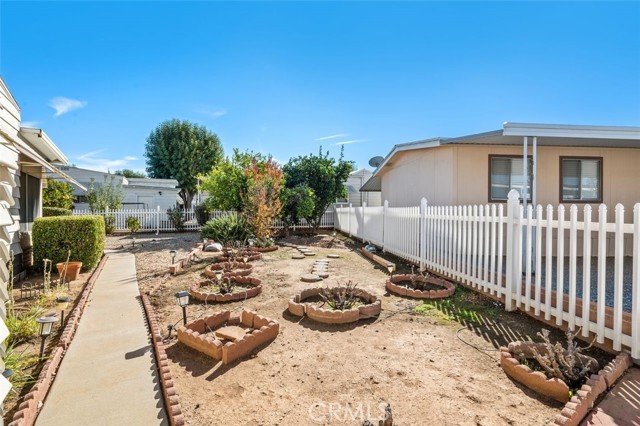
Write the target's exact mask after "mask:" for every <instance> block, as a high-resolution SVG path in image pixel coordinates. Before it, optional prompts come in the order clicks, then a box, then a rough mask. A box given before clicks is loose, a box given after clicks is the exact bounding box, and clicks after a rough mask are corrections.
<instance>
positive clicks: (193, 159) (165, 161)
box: [144, 119, 223, 210]
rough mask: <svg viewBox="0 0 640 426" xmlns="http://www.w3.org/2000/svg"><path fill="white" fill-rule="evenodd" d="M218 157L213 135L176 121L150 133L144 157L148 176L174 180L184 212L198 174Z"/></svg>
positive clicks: (196, 185) (189, 203)
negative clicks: (178, 188)
mask: <svg viewBox="0 0 640 426" xmlns="http://www.w3.org/2000/svg"><path fill="white" fill-rule="evenodd" d="M222 155H223V153H222V145H221V144H220V140H219V139H218V136H217V135H216V134H215V133H212V132H210V131H209V130H207V129H206V128H205V127H204V126H199V125H197V124H194V123H191V122H189V121H186V120H185V121H181V120H176V119H173V120H168V121H164V122H162V123H160V124H159V125H158V127H156V128H155V129H154V130H153V131H152V132H151V134H150V135H149V137H148V138H147V143H146V145H145V154H144V156H145V157H146V159H147V172H148V173H149V176H150V177H152V178H159V179H176V180H177V181H178V183H179V185H180V192H179V193H178V195H180V198H182V200H183V201H184V208H185V209H187V210H188V209H190V208H191V201H192V200H193V196H194V195H195V194H196V193H197V191H198V175H200V174H202V173H207V172H208V171H210V170H211V168H212V167H213V166H215V165H216V164H217V163H218V162H219V161H220V159H221V158H222Z"/></svg>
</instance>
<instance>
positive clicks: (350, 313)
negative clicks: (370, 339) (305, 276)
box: [287, 287, 382, 324]
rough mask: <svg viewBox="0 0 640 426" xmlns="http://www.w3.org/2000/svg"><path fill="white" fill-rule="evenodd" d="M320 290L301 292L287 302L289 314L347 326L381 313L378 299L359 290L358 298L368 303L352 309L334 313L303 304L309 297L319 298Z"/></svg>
mask: <svg viewBox="0 0 640 426" xmlns="http://www.w3.org/2000/svg"><path fill="white" fill-rule="evenodd" d="M333 288H337V287H330V288H329V289H333ZM321 290H322V288H321V287H314V288H308V289H305V290H302V291H301V292H300V293H298V294H296V295H295V296H294V297H292V298H291V299H290V300H289V306H288V308H287V309H288V311H289V313H291V314H293V315H295V316H299V317H302V316H305V315H306V316H308V317H309V318H311V319H312V320H314V321H317V322H321V323H324V324H348V323H352V322H356V321H359V320H361V319H368V318H372V317H377V316H378V315H380V312H381V311H382V303H381V301H380V298H378V297H377V296H375V295H373V294H371V293H369V292H366V291H364V290H361V289H358V290H356V291H357V292H358V296H359V297H361V298H363V299H364V300H366V301H367V302H368V303H366V304H364V305H361V306H358V307H357V308H353V309H348V310H344V311H336V310H333V309H325V308H323V307H318V306H316V305H315V304H312V303H308V302H305V300H306V299H308V298H310V297H314V296H319V295H320V291H321Z"/></svg>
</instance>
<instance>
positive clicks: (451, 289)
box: [386, 274, 456, 299]
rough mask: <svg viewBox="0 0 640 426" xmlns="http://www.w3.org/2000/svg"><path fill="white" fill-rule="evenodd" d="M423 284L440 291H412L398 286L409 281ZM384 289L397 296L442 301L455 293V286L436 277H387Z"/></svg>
mask: <svg viewBox="0 0 640 426" xmlns="http://www.w3.org/2000/svg"><path fill="white" fill-rule="evenodd" d="M412 279H413V281H415V282H419V283H424V284H431V285H433V286H437V287H442V288H441V289H440V290H420V289H412V288H409V287H406V286H404V285H398V284H397V283H401V282H407V281H408V282H411V280H412ZM386 288H387V290H389V291H390V292H391V293H394V294H397V295H399V296H407V297H413V298H415V299H442V298H444V297H449V296H451V295H452V294H453V293H455V291H456V286H455V284H454V283H452V282H451V281H447V280H444V279H442V278H437V277H431V276H429V277H423V276H422V275H409V274H407V275H405V274H399V275H393V276H391V277H389V279H388V280H387V283H386Z"/></svg>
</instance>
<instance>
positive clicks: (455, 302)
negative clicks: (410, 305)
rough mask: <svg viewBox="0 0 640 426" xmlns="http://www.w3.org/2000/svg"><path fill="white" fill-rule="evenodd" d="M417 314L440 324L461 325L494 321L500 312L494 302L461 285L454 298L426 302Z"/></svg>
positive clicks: (419, 306)
mask: <svg viewBox="0 0 640 426" xmlns="http://www.w3.org/2000/svg"><path fill="white" fill-rule="evenodd" d="M415 311H416V312H417V313H420V314H423V315H426V316H428V317H431V318H434V319H436V320H437V321H438V322H440V323H450V322H451V321H455V322H458V323H460V324H467V323H470V322H472V323H480V324H482V323H484V322H485V320H486V319H493V318H495V317H496V316H497V314H498V311H497V308H496V307H495V305H494V304H493V302H492V301H491V300H489V299H486V298H484V297H481V296H480V295H479V294H478V293H476V292H474V291H473V290H470V289H468V288H466V287H463V286H461V285H457V286H456V292H455V293H454V294H453V296H451V297H448V298H446V299H439V300H426V301H424V302H423V303H422V304H421V305H418V306H417V307H416V308H415Z"/></svg>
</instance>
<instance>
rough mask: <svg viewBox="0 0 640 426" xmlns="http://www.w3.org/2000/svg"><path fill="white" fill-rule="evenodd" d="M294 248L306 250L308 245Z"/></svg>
mask: <svg viewBox="0 0 640 426" xmlns="http://www.w3.org/2000/svg"><path fill="white" fill-rule="evenodd" d="M296 248H297V249H298V250H308V249H309V247H307V246H296Z"/></svg>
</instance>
